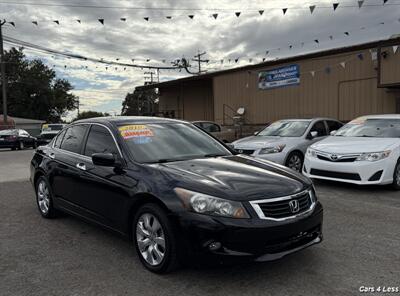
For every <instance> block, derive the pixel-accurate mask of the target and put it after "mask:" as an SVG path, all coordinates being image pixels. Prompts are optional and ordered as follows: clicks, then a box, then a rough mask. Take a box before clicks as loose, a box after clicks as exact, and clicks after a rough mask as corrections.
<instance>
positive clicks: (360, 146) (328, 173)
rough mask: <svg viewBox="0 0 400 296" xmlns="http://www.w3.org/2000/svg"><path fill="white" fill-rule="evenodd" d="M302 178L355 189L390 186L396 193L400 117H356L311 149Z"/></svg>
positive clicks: (399, 181)
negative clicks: (351, 184) (334, 183)
mask: <svg viewBox="0 0 400 296" xmlns="http://www.w3.org/2000/svg"><path fill="white" fill-rule="evenodd" d="M303 174H304V175H306V176H307V177H310V178H315V179H325V180H333V181H340V182H347V183H354V184H359V185H366V184H381V185H385V184H392V185H393V187H394V188H395V189H397V190H400V115H399V114H394V115H371V116H363V117H359V118H357V119H354V120H353V121H351V122H350V123H348V124H346V125H345V126H343V127H342V128H341V129H339V130H338V131H337V132H333V133H332V136H330V137H328V138H326V139H324V140H322V141H320V142H317V143H315V144H313V145H311V146H310V147H309V148H308V150H307V153H306V157H305V161H304V167H303Z"/></svg>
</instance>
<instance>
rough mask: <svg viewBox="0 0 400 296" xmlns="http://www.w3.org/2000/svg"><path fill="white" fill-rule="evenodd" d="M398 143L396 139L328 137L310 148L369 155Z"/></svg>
mask: <svg viewBox="0 0 400 296" xmlns="http://www.w3.org/2000/svg"><path fill="white" fill-rule="evenodd" d="M396 143H397V144H399V143H400V139H396V138H368V137H365V138H364V137H339V136H334V137H328V138H326V139H324V140H322V141H320V142H317V143H315V144H313V145H312V146H311V148H313V149H316V150H319V151H323V152H329V153H338V154H340V153H370V152H379V151H384V150H386V149H388V148H389V147H390V146H392V145H395V144H396Z"/></svg>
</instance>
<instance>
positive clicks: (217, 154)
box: [203, 153, 227, 157]
mask: <svg viewBox="0 0 400 296" xmlns="http://www.w3.org/2000/svg"><path fill="white" fill-rule="evenodd" d="M203 156H204V157H218V156H227V155H226V154H222V153H209V154H204V155H203Z"/></svg>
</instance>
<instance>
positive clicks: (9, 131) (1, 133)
mask: <svg viewBox="0 0 400 296" xmlns="http://www.w3.org/2000/svg"><path fill="white" fill-rule="evenodd" d="M16 134H17V130H3V131H0V135H3V136H10V135H16Z"/></svg>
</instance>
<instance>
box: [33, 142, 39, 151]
mask: <svg viewBox="0 0 400 296" xmlns="http://www.w3.org/2000/svg"><path fill="white" fill-rule="evenodd" d="M37 147H38V146H37V142H36V141H35V142H33V145H32V148H33V149H36V148H37Z"/></svg>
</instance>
